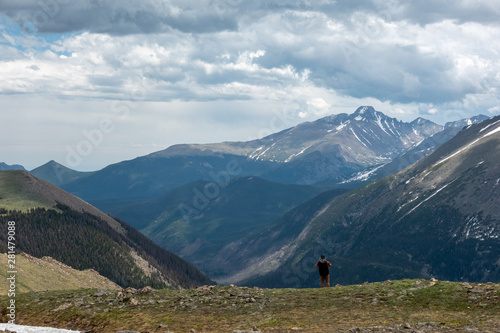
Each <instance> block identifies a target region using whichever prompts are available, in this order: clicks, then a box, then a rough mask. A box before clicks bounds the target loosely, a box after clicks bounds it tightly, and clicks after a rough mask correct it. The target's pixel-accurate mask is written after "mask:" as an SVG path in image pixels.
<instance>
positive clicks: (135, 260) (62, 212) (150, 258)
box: [0, 171, 211, 288]
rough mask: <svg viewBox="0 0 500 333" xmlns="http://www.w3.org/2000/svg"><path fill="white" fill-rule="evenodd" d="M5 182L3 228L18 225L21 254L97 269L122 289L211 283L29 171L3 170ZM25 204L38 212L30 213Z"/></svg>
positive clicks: (2, 238)
mask: <svg viewBox="0 0 500 333" xmlns="http://www.w3.org/2000/svg"><path fill="white" fill-rule="evenodd" d="M0 179H3V183H2V186H1V187H0V197H2V200H1V201H0V209H2V211H1V214H0V230H7V223H8V221H15V223H16V224H15V227H16V235H15V236H16V239H15V243H16V251H20V252H25V253H27V254H29V255H32V256H34V257H37V258H42V257H44V256H49V257H52V258H54V259H55V260H57V261H59V262H61V263H63V264H65V265H68V266H70V267H73V268H75V269H78V270H87V269H94V270H95V271H97V272H98V273H99V274H101V275H102V276H104V277H106V278H108V279H110V280H111V281H113V282H115V283H117V284H119V285H120V286H122V287H129V286H132V287H136V288H138V287H144V286H147V285H149V286H153V287H156V288H165V287H172V288H181V287H193V286H198V285H201V284H205V283H210V282H211V281H210V279H208V278H207V277H206V276H204V275H203V274H202V273H201V272H200V271H199V270H198V269H196V268H195V267H194V266H192V265H191V264H189V263H187V262H186V261H184V260H183V259H181V258H179V257H178V256H176V255H174V254H173V253H170V252H168V251H166V250H165V249H162V248H160V247H159V246H157V245H156V244H154V243H153V242H152V241H151V240H149V239H148V238H146V237H145V236H144V235H142V234H141V233H140V232H138V231H137V230H135V229H133V228H132V227H130V226H128V225H127V224H125V223H124V222H122V221H119V220H116V219H114V218H112V217H111V216H109V215H106V214H104V213H102V212H101V211H99V210H98V209H96V208H95V207H92V206H91V205H89V204H88V203H86V202H84V201H83V200H81V199H79V198H77V197H75V196H73V195H71V194H69V193H67V192H64V191H63V190H61V189H59V188H58V187H56V186H54V185H52V184H50V183H48V182H46V181H43V180H41V179H38V178H36V177H34V176H33V175H31V174H29V173H28V172H26V171H4V172H0ZM33 198H36V201H35V200H34V199H33ZM26 202H29V203H30V204H33V205H36V208H33V207H31V208H29V210H28V205H27V204H26ZM20 207H26V209H25V210H20ZM6 237H7V234H6V233H3V232H2V233H0V253H6V252H7V238H6Z"/></svg>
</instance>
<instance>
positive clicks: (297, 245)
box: [221, 117, 500, 287]
mask: <svg viewBox="0 0 500 333" xmlns="http://www.w3.org/2000/svg"><path fill="white" fill-rule="evenodd" d="M499 146H500V117H495V118H491V119H489V120H486V121H484V122H482V123H480V124H475V125H469V126H467V127H466V128H464V129H463V130H461V131H460V132H459V133H458V134H457V136H455V137H454V138H453V139H452V140H450V141H449V142H447V143H446V144H444V145H442V146H441V147H440V148H439V149H437V150H436V151H435V152H434V153H432V154H431V155H429V156H427V157H426V158H424V159H422V160H420V161H419V162H417V163H415V164H413V165H412V166H410V167H408V168H407V169H405V170H403V171H401V172H399V173H397V174H395V175H392V176H388V177H385V178H382V179H379V180H377V181H374V182H372V183H370V184H368V185H365V186H363V187H361V188H358V189H355V190H352V191H350V192H348V193H346V194H344V195H341V196H338V197H335V198H334V199H332V200H331V201H327V202H326V203H325V202H323V204H321V205H320V206H319V207H318V209H317V210H316V211H313V212H309V213H305V208H304V206H302V207H297V208H296V209H295V213H294V214H295V216H297V220H294V218H293V215H292V216H290V215H289V216H288V217H285V218H284V219H282V221H281V223H277V224H275V225H274V226H272V227H270V228H269V230H267V233H263V234H261V236H260V242H261V243H264V244H272V243H273V242H274V243H276V242H279V240H280V239H285V238H286V237H284V236H279V233H283V231H280V230H288V231H287V232H288V233H292V239H291V240H288V241H286V242H285V243H284V244H282V245H281V247H280V248H278V249H271V247H268V249H270V251H268V252H266V251H265V250H263V249H259V251H257V252H256V250H255V249H252V244H251V242H249V241H248V240H247V239H242V240H241V242H234V243H232V244H229V245H228V247H227V249H228V251H229V249H230V251H232V252H233V253H235V255H234V256H233V257H232V258H231V260H232V261H230V262H229V263H228V264H229V265H231V264H232V263H233V262H239V261H246V262H247V263H248V265H247V267H246V268H241V269H240V270H239V272H238V273H235V274H237V275H234V276H226V278H223V279H222V280H221V281H230V280H232V281H233V282H234V283H243V284H247V285H258V286H266V287H272V286H277V285H285V286H302V287H306V286H312V285H313V284H314V281H315V279H313V276H314V275H313V271H314V270H313V268H312V266H313V265H314V262H315V260H317V257H318V256H319V254H321V253H322V252H325V253H326V254H327V255H328V256H330V255H331V256H332V257H331V260H332V262H334V272H335V273H333V279H334V281H337V282H339V283H345V282H347V281H348V282H349V283H359V282H363V281H374V280H384V279H397V278H399V277H403V276H404V277H423V276H425V277H431V276H435V277H437V278H439V279H449V280H464V281H467V280H469V281H480V282H485V281H497V280H500V265H499V264H498V263H497V261H498V255H500V253H499V252H498V249H499V248H500V244H499V241H500V234H499V233H500V230H498V228H497V227H496V226H497V225H498V221H500V216H499V215H498V209H497V205H496V204H495V200H497V198H498V196H499V195H500V189H499V185H498V184H499V179H500V170H499V167H498V165H499V163H498V162H499V161H498V154H496V152H497V151H498V149H499ZM313 204H315V199H312V200H311V201H309V202H308V203H306V204H304V205H313ZM292 221H293V223H295V224H297V225H298V227H297V228H292V225H293V224H290V223H292ZM286 225H289V226H290V227H289V228H288V229H283V228H284V226H286ZM280 228H281V229H280ZM270 235H272V236H270ZM254 236H255V235H253V236H249V239H250V238H254ZM273 237H274V238H273ZM286 239H288V238H286ZM476 248H477V250H475V249H476ZM239 253H243V254H244V256H246V257H247V259H245V258H243V257H242V256H240V255H239ZM253 254H256V255H255V256H254V255H253ZM248 258H251V260H249V259H248ZM495 258H496V259H495ZM311 264H312V265H311ZM263 265H264V266H263ZM266 265H267V266H266ZM266 267H267V268H266ZM284 267H286V269H285V268H284ZM242 272H243V273H245V272H246V276H244V275H242ZM283 272H287V274H283Z"/></svg>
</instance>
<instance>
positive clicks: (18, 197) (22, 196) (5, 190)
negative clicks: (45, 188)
mask: <svg viewBox="0 0 500 333" xmlns="http://www.w3.org/2000/svg"><path fill="white" fill-rule="evenodd" d="M26 179H27V178H26V175H25V173H23V172H21V171H2V172H0V209H4V210H5V209H7V210H20V211H28V210H29V209H31V208H34V207H43V208H51V207H52V206H53V202H52V200H50V199H48V198H47V197H45V196H43V195H42V194H40V193H37V192H34V191H30V189H29V186H28V185H27V184H26V182H25V181H26Z"/></svg>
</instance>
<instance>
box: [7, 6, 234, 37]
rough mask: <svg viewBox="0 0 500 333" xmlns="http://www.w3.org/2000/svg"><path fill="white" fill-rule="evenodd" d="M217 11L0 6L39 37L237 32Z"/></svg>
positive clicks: (225, 14) (207, 8)
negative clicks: (79, 34)
mask: <svg viewBox="0 0 500 333" xmlns="http://www.w3.org/2000/svg"><path fill="white" fill-rule="evenodd" d="M194 8H198V9H194ZM199 8H203V9H204V10H199ZM217 8H218V7H216V6H214V5H211V4H210V2H208V1H206V0H200V1H198V3H196V4H195V3H194V2H193V1H168V2H165V1H159V0H144V1H132V0H82V1H68V0H41V1H38V0H22V1H16V2H10V3H2V5H1V6H0V13H3V14H4V15H6V16H7V17H10V18H11V19H13V20H14V21H16V22H17V23H18V24H19V25H20V26H21V27H22V28H23V29H24V30H25V31H26V32H39V33H67V32H77V31H89V32H93V33H107V34H111V35H126V34H138V33H146V34H150V33H162V32H168V31H170V30H171V29H176V30H180V31H183V32H195V33H210V32H214V31H222V30H234V29H237V22H236V20H235V19H234V17H231V16H230V12H229V11H226V12H220V11H218V10H217Z"/></svg>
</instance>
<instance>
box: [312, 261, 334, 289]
mask: <svg viewBox="0 0 500 333" xmlns="http://www.w3.org/2000/svg"><path fill="white" fill-rule="evenodd" d="M331 265H332V264H330V263H329V262H328V260H326V258H325V255H324V254H322V255H321V259H319V261H318V262H317V263H316V266H314V267H318V270H319V277H320V280H321V288H323V287H324V286H325V282H326V286H327V287H330V270H329V269H328V266H331Z"/></svg>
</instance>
